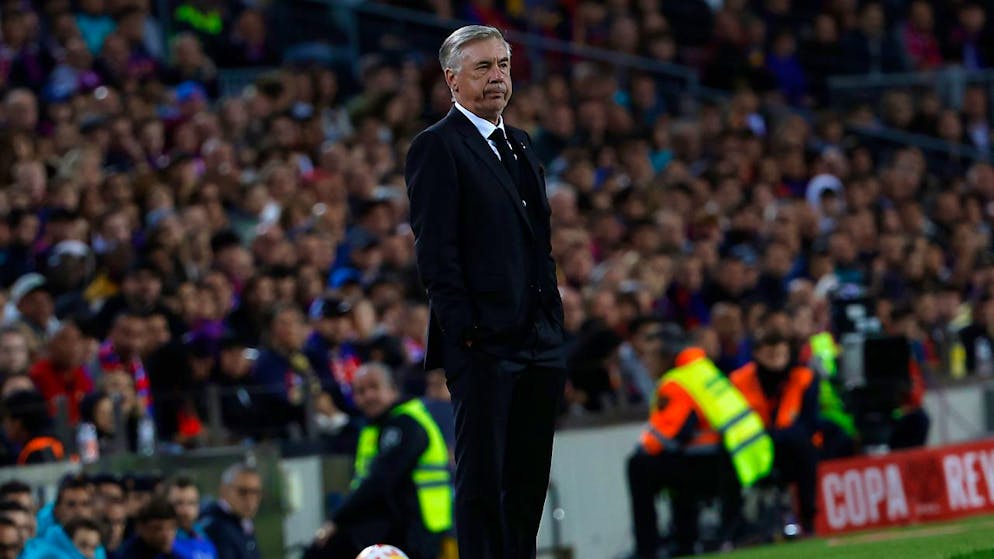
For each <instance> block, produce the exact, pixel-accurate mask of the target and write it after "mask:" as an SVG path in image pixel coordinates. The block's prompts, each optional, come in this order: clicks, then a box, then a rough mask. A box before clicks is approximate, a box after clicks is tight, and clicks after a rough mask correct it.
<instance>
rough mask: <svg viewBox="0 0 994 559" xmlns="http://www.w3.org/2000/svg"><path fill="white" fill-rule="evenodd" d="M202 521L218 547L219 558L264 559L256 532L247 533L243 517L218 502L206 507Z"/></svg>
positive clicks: (201, 517) (202, 514)
mask: <svg viewBox="0 0 994 559" xmlns="http://www.w3.org/2000/svg"><path fill="white" fill-rule="evenodd" d="M200 522H201V523H202V524H203V527H204V532H205V533H206V534H207V537H208V538H210V540H211V542H212V543H213V544H214V547H215V548H216V549H217V559H262V555H261V554H260V553H259V542H257V541H256V539H255V534H254V533H252V534H246V533H245V530H243V529H242V521H241V519H240V518H238V517H237V516H235V515H233V514H231V513H230V512H227V511H225V510H224V509H222V508H221V505H219V504H218V503H217V502H214V503H211V504H210V505H208V506H207V508H205V509H204V511H203V513H201V515H200Z"/></svg>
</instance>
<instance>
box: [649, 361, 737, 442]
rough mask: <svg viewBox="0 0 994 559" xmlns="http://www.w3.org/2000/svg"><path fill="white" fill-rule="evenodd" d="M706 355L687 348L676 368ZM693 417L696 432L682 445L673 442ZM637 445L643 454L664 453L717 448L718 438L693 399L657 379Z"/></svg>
mask: <svg viewBox="0 0 994 559" xmlns="http://www.w3.org/2000/svg"><path fill="white" fill-rule="evenodd" d="M704 358H706V356H705V355H704V352H703V351H702V350H699V349H697V348H690V349H689V350H684V351H683V352H681V353H680V355H679V356H678V357H677V366H683V365H688V364H690V363H691V362H693V361H696V360H697V359H704ZM692 413H694V414H697V420H698V423H697V432H696V433H694V438H693V439H692V440H691V441H690V442H689V443H686V444H685V445H684V444H682V443H679V442H678V441H677V436H678V435H679V434H680V431H681V430H683V426H684V425H685V424H686V423H687V420H689V419H690V414H692ZM639 443H640V444H641V446H642V449H643V450H645V452H646V453H647V454H659V453H661V452H663V451H664V450H676V449H677V448H678V447H684V446H685V447H686V448H698V449H701V448H705V447H709V446H719V445H721V435H720V434H719V433H718V432H717V431H715V430H714V428H713V427H712V426H711V424H710V423H708V420H707V419H706V416H705V415H704V412H703V411H702V410H701V408H700V406H699V405H698V404H697V402H696V401H695V400H694V398H693V397H692V396H691V395H690V394H689V393H688V392H687V391H686V390H685V389H684V388H683V387H682V386H680V384H679V383H676V382H667V381H665V380H660V382H659V384H658V386H657V388H656V397H655V398H654V399H653V406H652V409H651V410H650V411H649V427H648V429H645V430H643V431H642V435H641V436H640V437H639Z"/></svg>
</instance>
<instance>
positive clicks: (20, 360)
mask: <svg viewBox="0 0 994 559" xmlns="http://www.w3.org/2000/svg"><path fill="white" fill-rule="evenodd" d="M28 359H29V356H28V341H27V340H26V339H25V338H24V336H23V335H21V334H19V333H15V332H8V333H6V334H3V335H2V336H0V373H4V374H5V375H6V374H8V373H11V372H22V371H24V370H26V369H27V368H28Z"/></svg>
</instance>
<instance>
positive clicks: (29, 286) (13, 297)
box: [10, 272, 48, 306]
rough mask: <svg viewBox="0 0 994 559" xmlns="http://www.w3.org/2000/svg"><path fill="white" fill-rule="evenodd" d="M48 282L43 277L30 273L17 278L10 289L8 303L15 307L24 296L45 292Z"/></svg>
mask: <svg viewBox="0 0 994 559" xmlns="http://www.w3.org/2000/svg"><path fill="white" fill-rule="evenodd" d="M47 289H48V281H47V280H46V279H45V276H43V275H41V274H38V273H35V272H31V273H29V274H24V275H23V276H21V277H19V278H17V281H15V282H14V285H12V286H11V288H10V302H11V303H13V304H14V306H17V305H18V303H20V302H21V299H23V298H24V297H25V296H27V295H28V294H30V293H34V292H35V291H41V290H47Z"/></svg>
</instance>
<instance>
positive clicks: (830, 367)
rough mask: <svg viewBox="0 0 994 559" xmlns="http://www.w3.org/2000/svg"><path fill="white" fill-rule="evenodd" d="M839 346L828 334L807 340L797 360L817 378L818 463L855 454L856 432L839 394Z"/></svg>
mask: <svg viewBox="0 0 994 559" xmlns="http://www.w3.org/2000/svg"><path fill="white" fill-rule="evenodd" d="M840 353H841V351H840V348H839V344H838V343H836V341H835V338H834V337H833V336H832V333H831V332H829V331H822V332H818V333H816V334H814V335H812V336H811V337H809V338H808V339H807V343H805V344H804V345H803V346H802V347H801V350H800V355H799V358H798V360H799V361H800V362H801V363H806V364H807V365H808V367H810V368H811V370H812V371H814V372H815V373H816V375H817V378H816V382H817V383H818V404H819V410H820V411H819V419H820V421H819V433H820V440H819V441H818V442H820V444H818V445H817V446H818V448H819V456H820V457H821V458H822V459H832V458H843V457H846V456H851V455H852V454H853V453H854V452H855V450H856V440H857V439H858V438H859V430H858V429H857V428H856V419H855V418H854V417H853V415H852V414H851V413H850V412H849V409H848V407H847V406H846V403H845V400H844V399H843V397H842V392H841V388H842V386H841V384H842V383H841V380H840V378H839V355H840Z"/></svg>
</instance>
